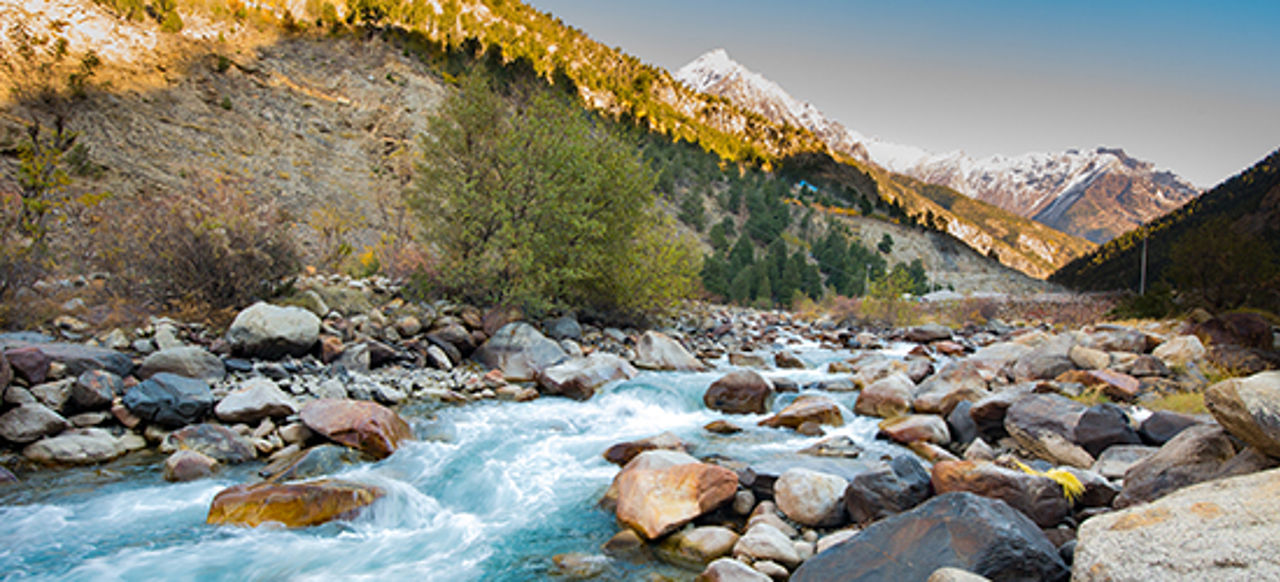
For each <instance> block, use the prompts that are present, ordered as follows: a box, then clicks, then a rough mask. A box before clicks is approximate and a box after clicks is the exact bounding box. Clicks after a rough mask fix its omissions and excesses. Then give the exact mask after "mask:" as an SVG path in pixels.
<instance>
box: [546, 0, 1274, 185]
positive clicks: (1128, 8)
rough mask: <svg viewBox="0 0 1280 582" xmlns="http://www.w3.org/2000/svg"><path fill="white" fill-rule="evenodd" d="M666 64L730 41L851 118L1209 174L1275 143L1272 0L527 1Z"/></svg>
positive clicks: (866, 128)
mask: <svg viewBox="0 0 1280 582" xmlns="http://www.w3.org/2000/svg"><path fill="white" fill-rule="evenodd" d="M528 1H529V2H530V3H531V4H532V5H534V6H536V7H538V8H539V9H541V10H544V11H549V12H551V13H552V14H554V15H556V16H559V17H560V18H562V19H563V20H564V21H565V22H566V23H568V24H571V25H573V26H576V27H578V28H580V29H582V30H584V31H586V32H587V34H589V35H591V37H592V38H595V39H596V40H598V41H600V42H603V43H605V44H607V45H610V46H618V47H621V48H622V49H623V50H624V51H626V52H628V53H630V54H632V55H635V56H636V57H639V58H640V59H641V60H643V61H645V62H648V63H653V64H656V65H659V66H661V67H664V68H666V69H668V70H670V71H672V72H674V71H675V70H677V69H679V68H680V67H681V66H683V65H684V64H685V63H687V62H689V61H691V60H693V59H694V58H696V57H697V56H698V55H700V54H702V53H704V52H706V51H708V50H711V49H714V48H724V49H726V50H728V52H729V56H730V57H732V58H733V59H734V60H737V61H738V62H740V63H742V64H744V65H746V66H747V67H748V68H750V69H753V70H755V71H757V72H760V73H762V74H763V75H765V76H766V77H769V78H770V79H773V80H774V81H776V82H778V83H779V84H781V85H782V86H783V88H785V89H786V90H787V91H788V92H789V93H791V94H792V95H793V96H795V97H797V98H799V99H802V100H806V101H809V102H811V103H813V104H814V105H816V106H817V107H818V108H819V109H821V110H822V111H824V112H825V113H826V114H827V115H828V116H831V117H833V118H835V119H836V120H838V121H840V122H841V123H843V124H844V125H846V126H847V127H850V128H852V129H855V130H857V131H860V132H862V133H863V134H866V135H869V136H878V137H880V138H881V139H884V140H886V141H891V142H896V143H902V144H909V145H916V146H920V147H923V148H926V149H929V150H932V151H935V152H947V151H952V150H957V149H961V150H964V151H965V152H967V153H969V154H970V155H972V156H975V157H983V156H988V155H992V154H1006V155H1015V154H1020V153H1024V152H1028V151H1060V150H1064V149H1068V148H1081V149H1087V148H1093V147H1095V146H1100V145H1101V146H1108V147H1122V148H1124V149H1125V150H1126V151H1127V152H1128V153H1129V154H1130V155H1133V156H1135V157H1137V158H1140V159H1143V160H1147V161H1150V162H1154V163H1155V164H1156V166H1158V167H1161V168H1169V169H1172V170H1174V171H1175V172H1177V173H1179V174H1180V175H1182V176H1183V177H1185V178H1187V179H1188V180H1190V181H1191V182H1193V183H1195V184H1197V185H1199V186H1212V185H1214V184H1217V183H1218V182H1220V181H1222V180H1223V179H1225V178H1227V177H1229V176H1230V175H1232V174H1235V173H1236V172H1239V171H1240V170H1243V169H1245V168H1246V167H1248V166H1250V165H1252V164H1253V163H1254V162H1256V161H1258V160H1259V159H1261V158H1262V157H1264V156H1265V155H1266V154H1267V153H1269V152H1271V151H1272V150H1274V149H1276V148H1277V147H1280V32H1278V30H1280V0H1252V1H1245V0H1206V1H1188V0H1160V1H1147V0H1143V1H1138V0H1109V1H1096V0H1074V1H1070V2H1067V1H1049V0H964V1H959V0H957V1H925V0H875V1H863V0H786V1H775V2H765V1H761V0H647V1H645V2H635V1H630V2H625V1H620V0H528Z"/></svg>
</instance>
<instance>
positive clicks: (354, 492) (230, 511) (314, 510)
mask: <svg viewBox="0 0 1280 582" xmlns="http://www.w3.org/2000/svg"><path fill="white" fill-rule="evenodd" d="M382 495H383V492H382V490H381V489H379V488H377V487H372V486H369V485H363V484H359V483H351V482H347V481H336V480H328V479H326V480H321V481H311V482H307V483H292V484H286V485H281V484H276V483H251V484H248V485H233V486H231V487H228V488H226V489H223V490H222V491H219V492H218V494H217V495H215V496H214V498H213V503H212V504H211V505H210V506H209V515H208V517H207V518H206V519H205V523H209V524H213V525H241V526H248V527H256V526H259V525H262V524H264V523H279V524H282V525H284V526H286V527H307V526H312V525H319V524H322V523H325V522H329V521H333V520H335V519H345V518H349V517H352V516H354V515H355V514H356V512H358V511H359V510H360V509H361V508H364V507H366V506H368V505H370V504H372V503H373V502H374V501H376V500H377V499H378V498H379V497H382Z"/></svg>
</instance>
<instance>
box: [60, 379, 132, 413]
mask: <svg viewBox="0 0 1280 582" xmlns="http://www.w3.org/2000/svg"><path fill="white" fill-rule="evenodd" d="M121 394H124V379H123V378H121V377H119V376H117V375H115V374H113V373H111V372H108V371H106V370H89V371H88V372H85V373H83V374H80V376H79V377H77V378H76V382H75V384H73V385H72V386H71V406H72V407H73V408H75V409H76V410H99V409H102V408H109V407H110V406H111V402H112V401H113V400H115V397H116V396H118V395H121Z"/></svg>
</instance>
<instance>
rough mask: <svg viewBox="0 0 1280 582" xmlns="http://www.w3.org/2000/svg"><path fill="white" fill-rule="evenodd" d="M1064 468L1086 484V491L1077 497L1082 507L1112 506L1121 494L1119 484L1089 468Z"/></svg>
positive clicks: (1082, 483)
mask: <svg viewBox="0 0 1280 582" xmlns="http://www.w3.org/2000/svg"><path fill="white" fill-rule="evenodd" d="M1062 470H1063V471H1066V472H1068V473H1070V474H1071V475H1072V476H1073V477H1075V478H1076V480H1077V481H1079V482H1080V484H1081V485H1082V486H1084V492H1083V493H1081V494H1080V496H1079V497H1078V498H1076V499H1075V503H1076V505H1079V506H1082V507H1111V502H1112V501H1113V500H1115V498H1116V496H1117V495H1119V494H1120V486H1119V485H1117V484H1115V483H1112V482H1111V481H1110V480H1109V479H1107V478H1106V477H1103V476H1102V475H1100V474H1098V473H1095V472H1093V471H1091V470H1089V469H1077V468H1075V467H1063V468H1062ZM1059 545H1060V544H1059Z"/></svg>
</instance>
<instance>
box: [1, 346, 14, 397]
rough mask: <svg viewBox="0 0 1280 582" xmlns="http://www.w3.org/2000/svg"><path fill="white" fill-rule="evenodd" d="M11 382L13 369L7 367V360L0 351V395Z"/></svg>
mask: <svg viewBox="0 0 1280 582" xmlns="http://www.w3.org/2000/svg"><path fill="white" fill-rule="evenodd" d="M12 381H13V367H12V366H10V365H9V359H8V358H6V357H4V352H3V351H0V394H3V393H4V389H5V388H8V387H9V383H10V382H12Z"/></svg>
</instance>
